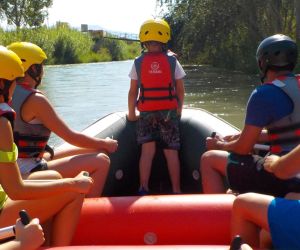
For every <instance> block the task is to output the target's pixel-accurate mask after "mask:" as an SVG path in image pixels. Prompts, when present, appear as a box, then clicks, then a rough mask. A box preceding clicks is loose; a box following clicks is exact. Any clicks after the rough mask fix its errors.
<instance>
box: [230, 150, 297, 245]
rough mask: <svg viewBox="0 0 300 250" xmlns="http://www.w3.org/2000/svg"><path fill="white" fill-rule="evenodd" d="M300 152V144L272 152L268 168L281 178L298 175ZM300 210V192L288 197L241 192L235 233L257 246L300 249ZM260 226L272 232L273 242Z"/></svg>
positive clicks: (234, 212) (235, 209) (234, 216)
mask: <svg viewBox="0 0 300 250" xmlns="http://www.w3.org/2000/svg"><path fill="white" fill-rule="evenodd" d="M299 155H300V145H299V146H297V147H296V148H295V149H293V150H292V151H291V152H289V153H288V154H286V155H284V156H281V157H278V156H276V155H270V156H268V157H267V158H266V160H265V162H264V169H265V170H266V171H268V172H271V173H273V174H274V175H275V176H278V177H279V178H283V179H288V178H291V177H295V176H297V175H298V174H299V172H300V157H299ZM299 182H300V179H299ZM299 211H300V193H295V192H294V193H289V194H287V195H286V196H285V198H280V197H277V198H275V197H274V196H270V195H264V194H258V193H246V194H241V195H239V196H238V197H237V198H236V199H235V201H234V203H233V210H232V223H231V225H232V230H231V235H232V236H235V235H240V236H241V238H242V239H243V242H245V243H247V244H249V245H250V246H251V247H253V248H255V247H260V248H272V244H273V248H274V249H300V230H299V224H300V213H299ZM260 229H262V230H264V231H266V232H268V233H269V234H270V235H271V236H269V237H268V239H269V242H265V241H266V240H265V238H266V237H265V238H264V239H263V240H264V245H263V246H262V245H260V243H261V242H262V239H261V234H260V233H259V232H260ZM264 235H265V234H264ZM271 243H272V244H271Z"/></svg>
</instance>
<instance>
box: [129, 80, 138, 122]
mask: <svg viewBox="0 0 300 250" xmlns="http://www.w3.org/2000/svg"><path fill="white" fill-rule="evenodd" d="M137 96H138V82H137V80H133V79H131V81H130V89H129V92H128V120H129V121H135V120H137V116H136V114H135V106H136V100H137Z"/></svg>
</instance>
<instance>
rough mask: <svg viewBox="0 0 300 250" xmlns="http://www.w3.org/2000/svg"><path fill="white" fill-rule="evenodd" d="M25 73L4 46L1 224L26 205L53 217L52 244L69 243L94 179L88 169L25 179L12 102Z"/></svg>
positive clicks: (0, 71) (48, 235)
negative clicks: (36, 179)
mask: <svg viewBox="0 0 300 250" xmlns="http://www.w3.org/2000/svg"><path fill="white" fill-rule="evenodd" d="M23 76H24V69H23V66H22V61H21V60H20V58H19V57H18V56H17V55H16V54H15V53H14V52H13V51H11V50H8V49H7V48H5V47H3V46H1V47H0V228H1V227H7V226H10V225H12V224H13V223H15V222H16V219H17V218H18V217H19V214H18V213H19V211H20V210H22V209H24V210H26V211H27V212H28V213H29V214H30V215H31V216H32V217H33V218H39V220H40V221H41V223H45V222H47V221H49V220H52V224H51V225H50V226H51V227H49V228H47V229H46V230H45V229H44V233H45V239H46V242H49V245H50V246H66V245H69V244H70V243H71V241H72V238H73V234H74V232H75V229H76V226H77V222H78V219H79V215H80V212H81V208H82V204H83V200H84V197H85V194H87V193H89V191H90V189H91V187H92V184H93V180H92V178H91V177H87V176H84V172H81V173H79V174H78V175H77V176H75V177H74V178H65V179H57V180H52V181H45V182H34V181H31V180H27V181H24V180H23V179H22V177H21V174H20V170H19V167H18V164H17V158H18V148H17V147H16V145H15V143H14V138H13V129H12V126H13V124H14V118H15V115H16V114H15V112H14V110H13V109H12V108H11V107H10V106H9V105H8V103H10V102H11V98H12V95H13V91H14V89H15V87H16V78H17V77H23ZM53 172H55V171H53ZM56 177H57V176H56Z"/></svg>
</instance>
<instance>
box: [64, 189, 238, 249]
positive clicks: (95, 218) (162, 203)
mask: <svg viewBox="0 0 300 250" xmlns="http://www.w3.org/2000/svg"><path fill="white" fill-rule="evenodd" d="M234 198H235V197H234V196H233V195H229V194H216V195H203V194H197V195H196V194H185V195H155V196H142V197H139V196H128V197H101V198H89V199H85V201H84V204H83V208H82V212H81V216H80V220H79V223H78V226H77V230H76V232H75V235H74V238H73V242H72V244H71V245H72V246H85V247H86V246H91V245H92V246H93V245H94V246H156V247H157V248H155V249H164V248H160V246H162V245H164V246H168V245H169V246H171V245H173V246H178V247H179V246H184V245H195V246H196V245H197V246H199V245H203V246H205V245H206V246H209V245H214V246H215V245H219V246H222V245H229V244H230V220H231V209H232V204H233V201H234ZM61 249H64V248H61ZM72 249H73V248H72ZM78 249H85V248H78ZM87 249H88V248H87ZM91 249H94V248H91ZM95 249H96V248H95ZM99 249H102V248H99ZM103 249H105V248H103ZM116 249H122V248H116ZM125 249H126V248H125ZM137 249H144V248H143V247H140V248H137ZM145 249H147V248H145ZM166 249H168V248H166ZM171 249H177V248H171ZM178 249H182V248H178ZM191 249H194V248H191ZM201 249H202V248H201ZM204 249H205V248H204ZM209 249H212V248H209ZM220 249H222V248H220Z"/></svg>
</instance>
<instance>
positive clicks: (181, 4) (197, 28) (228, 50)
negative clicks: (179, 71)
mask: <svg viewBox="0 0 300 250" xmlns="http://www.w3.org/2000/svg"><path fill="white" fill-rule="evenodd" d="M299 2H300V0H264V1H261V0H251V1H250V0H226V1H220V0H157V4H160V5H163V7H165V8H167V9H168V12H166V13H167V14H166V15H165V16H164V18H165V19H166V20H167V21H168V22H169V24H170V26H171V30H172V32H171V33H172V41H171V43H170V46H171V48H172V49H173V50H174V51H175V52H177V53H178V54H179V55H180V56H181V60H182V61H183V62H185V63H196V64H204V63H205V64H211V65H214V66H218V67H226V68H229V69H237V70H244V71H249V72H250V71H251V72H255V71H257V66H256V60H255V52H256V48H257V45H258V44H259V42H260V41H262V39H264V38H265V37H267V36H270V35H273V34H276V33H283V34H286V35H289V36H291V37H292V38H296V13H298V25H299V23H300V21H299V20H300V14H299V13H300V5H299ZM297 8H298V12H296V10H297ZM299 34H300V31H299ZM299 36H300V35H299Z"/></svg>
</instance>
